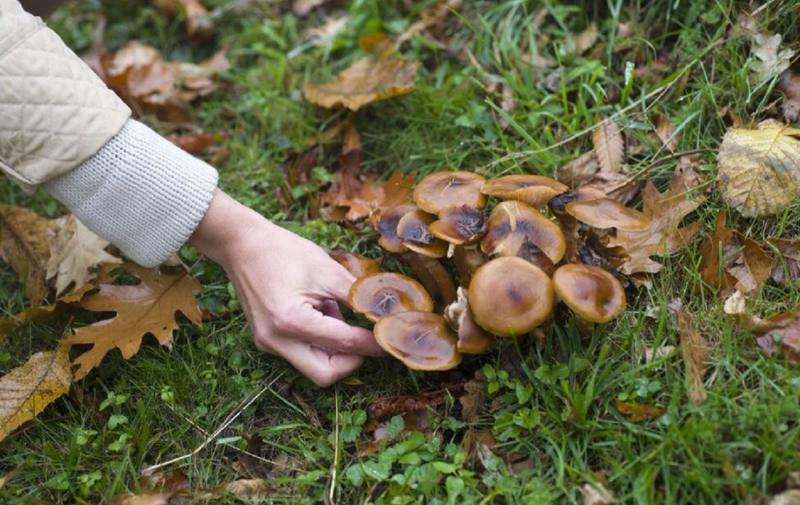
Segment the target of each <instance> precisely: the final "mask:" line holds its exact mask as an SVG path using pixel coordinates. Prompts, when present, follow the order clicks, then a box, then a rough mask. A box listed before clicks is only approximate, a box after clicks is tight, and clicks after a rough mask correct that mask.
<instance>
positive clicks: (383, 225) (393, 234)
mask: <svg viewBox="0 0 800 505" xmlns="http://www.w3.org/2000/svg"><path fill="white" fill-rule="evenodd" d="M415 210H417V208H416V207H415V206H413V205H398V206H397V207H390V208H388V209H381V210H380V211H379V212H377V213H376V214H375V215H374V216H373V219H372V225H373V227H374V228H375V231H377V232H378V235H380V238H379V239H378V245H380V246H381V247H382V248H383V249H384V250H386V251H389V252H391V253H401V252H404V251H406V250H407V249H406V246H404V245H403V241H402V240H400V238H399V237H398V236H397V223H399V222H400V219H401V218H402V217H403V216H405V215H406V214H408V213H409V212H413V211H415Z"/></svg>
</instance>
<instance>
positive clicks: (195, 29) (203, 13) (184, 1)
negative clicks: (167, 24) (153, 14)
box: [153, 0, 214, 39]
mask: <svg viewBox="0 0 800 505" xmlns="http://www.w3.org/2000/svg"><path fill="white" fill-rule="evenodd" d="M153 5H154V6H155V7H156V9H158V10H159V11H161V12H163V13H164V14H167V15H169V16H175V15H177V14H178V13H181V12H182V13H183V15H184V16H185V18H186V34H187V35H188V36H189V38H191V39H203V38H206V37H208V36H209V35H211V34H212V33H213V32H214V23H213V22H212V21H211V18H210V17H209V15H208V14H209V13H208V9H206V8H205V6H204V5H203V4H202V3H200V0H153Z"/></svg>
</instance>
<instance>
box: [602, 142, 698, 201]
mask: <svg viewBox="0 0 800 505" xmlns="http://www.w3.org/2000/svg"><path fill="white" fill-rule="evenodd" d="M712 151H714V150H713V149H709V148H702V147H701V148H699V149H690V150H688V151H681V152H677V153H671V154H668V155H667V156H663V157H661V158H659V159H657V160H655V161H652V162H650V164H649V165H647V166H646V167H644V168H643V169H641V170H639V171H638V172H636V173H635V174H633V175H632V176H630V177H628V178H627V179H625V180H624V181H622V182H620V183H619V184H617V185H615V186H612V187H611V188H610V189H609V190H608V191H607V193H611V192H613V191H616V190H618V189H620V188H624V187H625V186H627V185H628V184H630V183H632V182H633V181H635V180H636V179H638V178H639V177H641V176H642V175H644V174H646V173H647V172H649V171H650V170H652V169H654V168H655V167H657V166H659V165H661V164H662V163H666V162H667V161H669V160H672V159H675V158H680V157H682V156H691V155H692V154H700V153H707V152H712Z"/></svg>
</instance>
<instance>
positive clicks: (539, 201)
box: [481, 174, 569, 208]
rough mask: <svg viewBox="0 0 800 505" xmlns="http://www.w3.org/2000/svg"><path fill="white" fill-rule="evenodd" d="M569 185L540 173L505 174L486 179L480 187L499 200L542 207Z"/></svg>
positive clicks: (564, 190) (567, 188)
mask: <svg viewBox="0 0 800 505" xmlns="http://www.w3.org/2000/svg"><path fill="white" fill-rule="evenodd" d="M568 190H569V186H567V185H565V184H562V183H560V182H558V181H557V180H555V179H551V178H550V177H545V176H542V175H529V174H523V175H506V176H503V177H498V178H497V179H492V180H490V181H486V182H485V183H484V184H483V186H482V187H481V192H482V193H483V194H485V195H489V196H494V197H497V198H499V199H501V200H516V201H519V202H524V203H527V204H528V205H530V206H532V207H536V208H538V207H543V206H544V205H547V202H548V201H550V199H552V198H553V197H555V196H558V195H560V194H562V193H565V192H566V191H568Z"/></svg>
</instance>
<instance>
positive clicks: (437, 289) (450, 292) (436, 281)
mask: <svg viewBox="0 0 800 505" xmlns="http://www.w3.org/2000/svg"><path fill="white" fill-rule="evenodd" d="M402 258H403V260H404V261H405V262H406V263H407V264H408V266H410V267H411V270H413V271H414V275H415V276H416V278H417V279H419V282H420V283H422V285H423V286H425V290H426V291H427V292H428V293H430V294H431V296H432V297H433V299H434V300H437V301H439V302H441V303H442V304H444V305H447V304H448V303H451V302H452V301H453V300H455V299H456V286H455V284H454V283H453V279H452V277H450V273H448V271H447V269H446V268H445V267H444V266H443V265H442V263H441V262H440V261H439V260H438V259H436V258H430V257H428V256H423V255H422V254H417V253H414V252H408V253H406V254H404V255H403V256H402Z"/></svg>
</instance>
